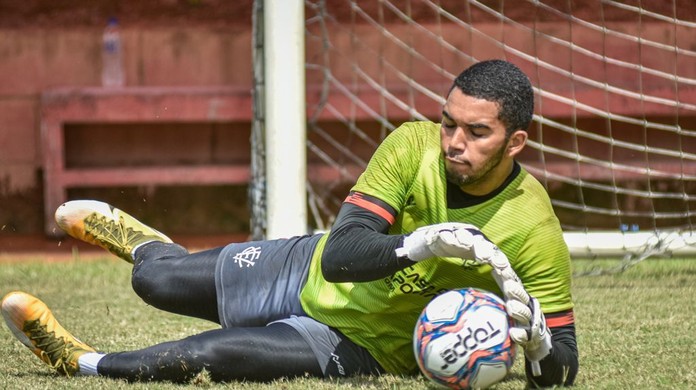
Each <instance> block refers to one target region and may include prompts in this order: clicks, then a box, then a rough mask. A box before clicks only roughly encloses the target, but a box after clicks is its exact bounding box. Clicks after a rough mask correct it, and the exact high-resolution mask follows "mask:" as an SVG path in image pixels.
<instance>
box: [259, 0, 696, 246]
mask: <svg viewBox="0 0 696 390" xmlns="http://www.w3.org/2000/svg"><path fill="white" fill-rule="evenodd" d="M257 1H259V0H257ZM270 3H274V4H277V3H278V2H269V4H270ZM269 6H271V5H269ZM304 12H305V17H304V29H305V31H304V46H305V56H304V58H305V63H304V72H305V73H304V78H305V86H306V89H305V93H306V95H305V97H306V98H305V101H306V103H307V107H306V113H307V116H306V121H307V122H306V123H307V127H306V128H307V134H306V148H305V149H304V150H303V152H302V153H306V155H305V159H306V163H307V166H306V175H307V177H306V178H307V180H306V187H305V188H303V189H302V191H304V193H305V194H306V196H307V207H308V209H307V215H308V216H307V221H306V222H307V223H308V224H309V225H310V226H311V227H312V228H314V229H322V230H323V229H326V228H328V227H330V225H331V223H332V222H333V218H335V215H336V212H337V210H338V208H339V207H340V204H341V202H342V200H343V198H344V197H345V194H346V193H347V190H348V189H349V188H350V186H351V185H352V184H353V183H354V182H355V180H356V179H357V177H358V175H359V174H360V172H362V170H363V169H364V168H365V167H366V165H367V161H368V160H369V158H370V156H371V155H372V152H373V151H374V149H375V148H376V147H377V145H378V144H379V142H380V141H381V140H382V139H383V138H384V137H385V136H386V135H387V134H388V133H389V132H390V131H392V130H393V129H395V128H396V127H397V126H398V125H399V124H401V123H402V122H404V121H408V120H432V121H435V122H438V121H439V120H440V118H439V117H440V112H441V109H442V103H443V101H444V96H445V94H446V92H447V90H448V88H449V86H450V85H451V82H452V80H453V78H454V77H456V75H457V74H458V73H459V72H460V71H461V70H463V69H464V68H465V67H467V66H469V65H471V64H473V63H474V62H476V61H479V60H484V59H489V58H502V59H507V60H509V61H511V62H513V63H515V64H516V65H518V66H519V67H520V68H521V69H522V70H523V71H524V72H525V73H526V74H527V75H528V76H529V78H530V81H531V82H532V85H533V87H534V90H535V95H536V105H535V115H534V119H533V123H532V125H531V126H530V128H529V142H528V145H527V147H526V148H525V150H524V152H523V153H522V155H521V156H520V158H519V161H520V163H521V164H522V165H523V166H524V167H525V169H527V170H528V171H529V172H530V173H531V174H532V175H534V176H535V177H537V178H538V179H539V181H540V182H541V183H542V184H543V185H544V186H545V188H546V189H547V191H548V193H549V195H550V197H551V200H552V204H553V207H554V209H555V211H556V214H557V215H558V217H559V219H560V221H561V224H562V227H563V229H564V231H565V232H566V238H567V242H568V244H569V247H570V248H571V252H572V253H573V256H574V257H597V256H622V257H623V256H629V257H632V258H636V257H640V256H642V255H641V254H639V252H641V251H642V252H641V253H643V254H646V253H650V254H651V255H654V254H662V255H672V256H682V255H683V256H693V255H694V246H695V243H694V239H693V237H694V232H695V231H696V229H695V225H696V50H694V47H696V21H695V20H694V15H696V3H694V2H692V1H687V0H666V1H665V0H641V1H627V2H619V1H613V0H574V1H568V0H544V1H536V0H520V1H509V0H508V1H504V0H497V1H478V0H465V1H460V0H406V1H396V0H376V1H364V0H342V1H325V0H306V1H305V2H304ZM271 55H273V54H271ZM270 101H271V99H270V98H269V100H268V102H269V103H270ZM269 221H270V218H269ZM667 242H669V243H670V244H669V245H667V244H666V243H667ZM641 248H642V249H641Z"/></svg>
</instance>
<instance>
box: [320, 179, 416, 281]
mask: <svg viewBox="0 0 696 390" xmlns="http://www.w3.org/2000/svg"><path fill="white" fill-rule="evenodd" d="M395 215H396V210H394V209H393V208H392V207H391V206H389V205H388V204H386V203H385V202H383V201H381V200H379V199H377V198H375V197H372V196H369V195H364V194H361V193H357V192H351V193H350V194H349V195H348V197H347V198H346V200H345V202H344V203H343V205H342V206H341V210H340V211H339V213H338V216H337V217H336V222H335V223H334V225H333V227H332V228H331V232H330V233H329V238H328V240H327V242H326V246H325V247H324V253H323V254H322V262H321V264H322V265H321V266H322V272H323V274H324V278H326V280H328V281H330V282H366V281H371V280H377V279H381V278H383V277H386V276H389V275H391V274H393V273H394V272H396V271H398V270H401V269H404V268H406V267H409V266H411V265H413V261H411V260H409V259H407V258H399V257H397V256H396V253H395V250H396V248H398V247H400V246H401V245H402V244H403V239H404V236H403V235H388V234H387V232H388V231H389V227H391V225H392V223H393V222H394V216H395Z"/></svg>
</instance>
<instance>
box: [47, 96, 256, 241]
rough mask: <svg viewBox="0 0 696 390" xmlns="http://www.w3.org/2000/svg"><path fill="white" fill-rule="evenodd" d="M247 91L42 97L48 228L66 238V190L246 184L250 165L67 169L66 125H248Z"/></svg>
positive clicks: (52, 233) (248, 102) (249, 117)
mask: <svg viewBox="0 0 696 390" xmlns="http://www.w3.org/2000/svg"><path fill="white" fill-rule="evenodd" d="M251 116H252V105H251V95H250V91H249V90H248V89H239V88H229V87H127V88H114V89H105V88H96V87H87V88H59V89H53V90H49V91H45V92H44V93H43V94H42V97H41V147H42V154H43V156H42V158H43V181H44V183H43V185H44V221H45V223H44V228H45V233H46V234H47V235H49V236H59V235H62V232H61V231H60V229H58V228H57V226H56V224H55V221H54V217H53V215H54V213H55V210H56V209H57V208H58V207H59V206H60V205H61V204H62V203H63V202H65V201H66V200H67V191H68V188H74V187H89V186H95V187H108V186H127V185H135V186H141V185H142V186H146V185H147V186H152V185H173V184H177V185H216V184H245V183H247V182H248V181H249V177H250V171H249V166H248V164H238V165H219V164H218V165H195V166H172V167H162V166H157V167H146V166H145V167H97V168H95V167H67V166H66V163H65V150H66V148H65V146H66V145H65V144H64V143H65V134H64V132H65V125H66V124H90V123H93V124H115V123H116V124H117V123H121V124H123V123H129V124H133V123H141V124H148V123H150V124H153V123H176V122H189V123H192V122H199V123H200V122H231V121H245V122H250V119H251Z"/></svg>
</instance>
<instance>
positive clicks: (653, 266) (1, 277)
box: [0, 255, 696, 390]
mask: <svg viewBox="0 0 696 390" xmlns="http://www.w3.org/2000/svg"><path fill="white" fill-rule="evenodd" d="M45 260H46V259H45V258H42V257H41V256H37V257H26V256H25V257H23V258H22V259H21V260H20V261H18V260H14V259H13V258H12V257H11V256H9V255H4V256H0V286H2V291H0V293H2V294H3V295H4V294H5V293H7V292H9V291H12V290H24V291H27V292H29V293H32V294H34V295H37V296H38V297H40V298H42V299H43V300H44V301H45V302H46V303H47V304H48V305H49V307H51V308H52V310H53V312H54V314H55V315H56V317H57V318H58V320H59V321H60V322H61V323H62V324H63V325H64V326H65V327H66V328H67V329H69V330H70V331H72V332H73V333H74V334H75V335H76V336H77V337H79V338H81V339H82V340H83V341H86V342H87V343H89V344H91V345H92V346H94V347H95V348H97V349H99V350H102V351H119V350H129V349H136V348H140V347H144V346H147V345H150V344H153V343H157V342H162V341H166V340H171V339H178V338H181V337H184V336H187V335H190V334H192V333H196V332H200V331H202V330H207V329H212V328H214V327H215V325H214V324H210V323H207V322H203V321H199V320H195V319H191V318H183V317H179V316H175V315H171V314H168V313H163V312H160V311H158V310H156V309H153V308H151V307H149V306H147V305H145V304H144V303H142V302H141V301H140V300H139V298H138V297H137V296H136V295H135V294H134V293H133V292H132V290H131V288H130V280H129V276H130V267H129V266H128V265H127V264H125V263H124V262H122V261H120V260H116V259H115V258H113V257H106V256H104V257H97V258H93V259H92V258H90V259H82V260H67V261H54V262H46V261H45ZM596 265H601V266H603V267H608V266H610V265H611V262H610V261H606V262H598V261H592V262H590V261H578V260H576V261H574V266H575V268H576V270H580V271H582V270H586V269H588V268H589V267H593V266H596ZM573 295H574V298H575V302H576V309H575V313H576V321H577V328H578V344H579V348H580V373H579V375H578V378H577V381H576V387H575V388H577V389H635V388H640V389H693V388H696V370H695V369H694V368H693V361H692V359H693V358H694V351H695V350H696V327H695V326H694V320H696V304H695V303H694V302H695V299H696V259H688V260H664V259H659V260H646V261H644V262H642V263H640V264H638V265H636V266H634V267H632V268H630V269H628V270H627V271H625V272H623V273H620V274H614V275H603V276H584V277H578V278H575V281H574V286H573ZM2 328H3V329H2V330H0V387H2V388H4V389H38V388H45V389H49V388H50V389H76V388H82V389H94V388H100V389H188V388H191V389H193V388H224V389H252V388H253V389H257V388H260V389H279V388H280V389H307V388H313V389H314V390H323V389H417V388H427V387H428V385H427V382H426V381H425V380H423V379H421V378H401V377H395V376H384V377H380V378H354V379H351V380H343V381H321V380H315V379H307V378H303V379H297V380H287V381H286V380H284V381H277V382H274V383H270V384H263V385H261V384H255V383H227V384H212V383H210V382H209V381H207V380H206V378H205V377H201V378H198V379H197V380H196V381H195V382H193V383H191V384H189V385H175V384H170V383H136V384H129V383H126V382H122V381H116V380H111V379H104V378H96V377H78V378H64V377H61V376H58V375H57V374H54V373H53V372H52V370H50V369H49V368H48V367H47V366H45V365H44V364H43V363H42V362H41V361H39V359H37V358H36V357H35V356H34V355H33V354H31V352H29V350H27V349H26V347H24V346H23V345H21V344H20V343H19V342H18V341H17V340H15V339H14V337H13V336H12V335H11V333H10V332H9V330H8V329H7V328H6V327H5V326H4V323H3V325H2ZM521 360H522V359H520V358H518V359H517V361H516V363H515V366H514V368H513V372H512V373H511V375H510V376H509V379H508V380H506V381H504V382H502V383H500V384H498V385H497V386H496V387H495V388H496V389H523V388H524V387H525V382H524V373H523V368H522V365H521Z"/></svg>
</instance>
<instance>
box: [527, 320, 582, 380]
mask: <svg viewBox="0 0 696 390" xmlns="http://www.w3.org/2000/svg"><path fill="white" fill-rule="evenodd" d="M551 316H552V315H551ZM547 317H549V315H547ZM549 329H550V330H551V342H552V349H551V353H550V354H549V355H548V356H546V357H545V358H543V359H541V361H540V362H539V365H540V366H541V375H540V376H533V375H532V366H531V363H530V362H529V359H525V372H526V374H527V382H528V384H529V387H530V388H547V387H553V386H554V385H555V386H559V385H563V386H572V385H573V382H574V381H575V376H576V375H577V373H578V366H579V363H578V344H577V340H576V338H575V325H574V324H568V325H563V326H559V327H555V328H549Z"/></svg>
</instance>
